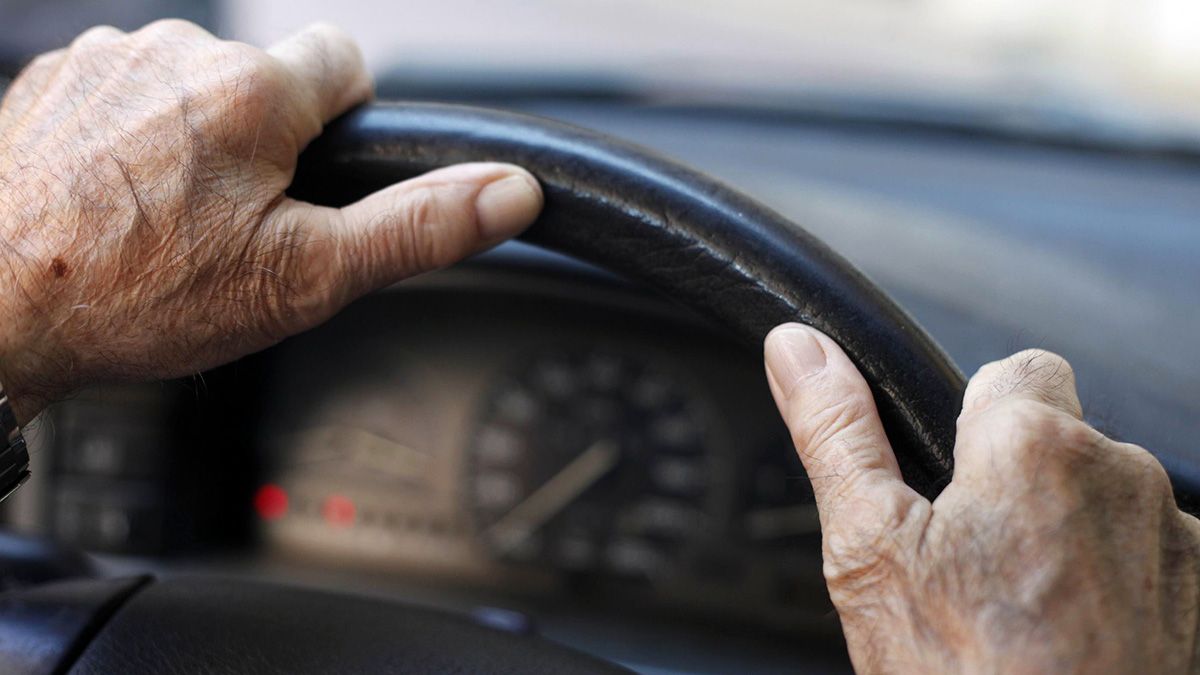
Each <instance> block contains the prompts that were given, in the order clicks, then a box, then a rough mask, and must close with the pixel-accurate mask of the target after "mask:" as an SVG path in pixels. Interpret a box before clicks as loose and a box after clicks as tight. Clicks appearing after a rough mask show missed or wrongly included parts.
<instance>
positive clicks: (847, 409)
mask: <svg viewBox="0 0 1200 675" xmlns="http://www.w3.org/2000/svg"><path fill="white" fill-rule="evenodd" d="M766 362H767V373H768V379H769V380H770V385H771V390H772V392H773V393H774V395H775V399H776V401H777V403H778V404H779V408H780V411H781V412H782V413H783V416H784V418H785V420H786V421H787V423H788V426H789V427H790V428H791V432H792V438H793V440H794V441H795V444H796V448H797V449H798V451H799V452H800V457H801V459H802V460H803V461H804V465H805V467H806V469H807V471H808V474H809V477H810V479H811V480H812V485H813V490H814V492H815V494H816V497H817V506H818V508H819V510H820V514H821V528H822V532H823V535H824V554H825V577H826V581H827V582H828V584H829V592H830V595H831V596H832V598H833V603H834V605H835V606H836V607H837V610H838V614H839V616H840V617H841V621H842V626H843V628H844V630H845V633H846V640H847V642H848V644H849V648H850V655H851V658H852V659H853V661H854V665H855V667H856V668H857V669H858V670H859V671H860V672H863V673H899V672H903V673H1001V672H1003V673H1134V672H1136V673H1156V674H1157V673H1185V672H1190V670H1191V669H1192V668H1193V667H1194V666H1195V664H1196V663H1197V660H1196V650H1197V640H1196V637H1197V611H1198V609H1200V608H1198V606H1197V603H1198V601H1200V585H1198V582H1200V521H1197V520H1196V519H1195V518H1193V517H1191V516H1189V515H1187V514H1184V513H1182V512H1180V511H1179V509H1178V508H1177V507H1176V505H1175V501H1174V498H1173V497H1172V491H1171V486H1170V484H1169V483H1168V481H1167V475H1166V473H1165V472H1164V471H1163V468H1162V466H1161V465H1160V464H1159V463H1158V461H1157V460H1155V459H1154V457H1152V456H1151V455H1150V454H1149V453H1147V452H1146V451H1145V450H1143V449H1142V448H1139V447H1137V446H1134V445H1129V444H1125V443H1117V442H1115V441H1112V440H1110V439H1108V438H1105V437H1104V436H1103V435H1102V434H1100V433H1099V432H1097V431H1096V430H1094V429H1092V428H1091V427H1089V426H1088V425H1087V424H1085V423H1084V422H1083V421H1081V416H1082V412H1081V409H1080V403H1079V398H1078V396H1077V395H1076V392H1075V378H1074V375H1073V373H1072V371H1071V368H1070V366H1068V365H1067V363H1066V361H1064V360H1063V359H1062V358H1060V357H1058V356H1056V355H1054V354H1049V353H1046V352H1039V351H1027V352H1021V353H1019V354H1016V355H1015V356H1012V357H1010V358H1008V359H1005V360H1004V361H1000V362H997V363H992V364H990V365H987V366H984V367H983V368H982V369H980V371H979V372H978V373H976V374H975V376H974V377H973V378H971V382H970V384H969V386H968V387H967V392H966V399H965V401H964V402H963V410H962V414H961V415H960V416H959V419H958V439H957V443H956V445H955V448H954V459H955V469H954V479H953V481H952V482H951V483H950V485H949V487H947V488H946V490H945V491H944V492H943V493H942V494H941V495H940V496H939V497H938V498H937V499H936V500H934V501H933V503H930V502H929V501H928V500H926V499H924V498H922V497H921V496H920V495H918V494H916V493H915V492H913V491H912V490H911V489H910V488H908V487H907V486H906V485H905V484H904V482H903V481H902V480H901V478H900V472H899V469H898V468H897V466H896V458H895V456H894V455H893V453H892V449H891V447H890V446H889V445H888V441H887V438H886V437H885V436H884V432H883V427H882V426H881V424H880V421H879V417H878V414H877V413H876V410H875V405H874V402H873V401H872V398H871V394H870V392H869V390H868V389H867V384H866V382H865V381H864V380H863V378H862V377H861V375H859V373H858V372H857V371H856V370H855V368H854V366H853V365H852V364H851V363H850V360H849V359H848V358H847V357H846V355H845V354H844V353H843V352H842V351H841V349H839V348H838V346H837V345H836V344H834V342H833V341H832V340H830V339H829V338H828V337H826V336H824V335H822V334H820V333H818V332H817V331H814V330H812V329H809V328H805V327H802V326H798V325H794V324H789V325H786V326H781V327H779V328H777V329H775V331H773V332H772V333H771V335H770V336H768V338H767V342H766Z"/></svg>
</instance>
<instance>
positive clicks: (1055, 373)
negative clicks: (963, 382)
mask: <svg viewBox="0 0 1200 675" xmlns="http://www.w3.org/2000/svg"><path fill="white" fill-rule="evenodd" d="M1074 384H1075V371H1074V369H1073V368H1072V367H1071V364H1070V363H1068V362H1067V360H1066V359H1065V358H1063V357H1062V356H1059V355H1058V354H1055V353H1054V352H1050V351H1046V350H1044V349H1026V350H1023V351H1020V352H1017V353H1016V354H1013V355H1012V356H1008V357H1006V358H1004V359H1001V360H999V361H992V362H990V363H987V364H984V365H983V366H982V367H980V368H979V370H978V371H976V372H975V374H974V375H973V376H972V377H971V379H970V381H969V382H968V384H967V391H968V398H969V399H972V400H974V401H976V404H975V405H972V406H971V408H972V409H974V410H977V409H979V408H981V407H984V406H985V405H987V404H990V403H992V402H994V401H996V400H999V399H1001V398H1004V397H1006V396H1008V395H1009V394H1012V393H1014V392H1017V391H1029V392H1032V393H1034V394H1036V395H1037V396H1039V397H1041V398H1044V399H1046V400H1051V401H1055V402H1059V403H1063V404H1068V403H1070V402H1069V401H1065V400H1063V399H1064V396H1066V395H1065V394H1064V392H1063V390H1064V388H1066V387H1070V388H1072V389H1073V388H1074ZM1064 407H1074V405H1069V406H1064Z"/></svg>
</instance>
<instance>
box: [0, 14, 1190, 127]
mask: <svg viewBox="0 0 1200 675" xmlns="http://www.w3.org/2000/svg"><path fill="white" fill-rule="evenodd" d="M164 15H178V16H183V17H185V18H190V19H193V20H196V21H198V22H200V23H202V24H204V25H206V26H207V27H209V28H210V29H211V30H214V31H216V32H218V33H220V34H222V35H225V36H228V37H232V38H236V39H240V40H245V41H248V42H251V43H255V44H268V43H270V42H272V41H274V40H276V39H279V38H280V37H282V36H284V35H286V34H288V33H290V32H292V31H294V30H296V29H298V28H300V27H302V26H303V25H305V24H307V23H310V22H313V21H318V20H324V21H331V22H334V23H336V24H339V25H340V26H342V27H343V28H346V29H347V30H349V31H350V32H351V33H352V34H354V35H355V37H356V38H357V39H358V40H359V41H360V42H361V44H362V45H363V48H364V51H365V52H366V56H367V59H368V62H369V63H370V65H371V67H372V69H373V70H374V71H375V72H376V74H377V76H378V77H379V78H380V80H381V83H382V84H383V85H384V87H385V93H386V94H388V95H398V94H403V93H404V91H405V87H404V85H405V84H413V83H422V82H424V83H428V82H430V81H437V82H438V83H439V84H440V85H441V86H446V85H447V84H453V83H456V82H457V83H459V84H460V85H461V86H462V87H463V88H476V89H478V88H479V87H483V86H508V87H525V88H529V87H534V88H541V89H543V90H554V91H558V92H563V91H569V92H572V93H574V94H576V95H581V94H583V95H621V96H630V95H633V96H637V97H640V98H643V99H653V100H657V101H669V102H685V103H696V102H703V103H708V104H712V103H719V104H723V105H742V106H758V107H775V108H797V107H800V108H805V107H807V108H811V107H813V106H822V107H828V106H836V107H838V109H839V110H849V111H851V112H854V113H855V114H869V113H872V112H879V111H882V113H881V114H889V115H897V114H901V115H906V116H919V117H920V116H923V117H933V118H934V119H935V120H936V119H949V120H958V121H961V120H962V119H974V120H977V121H980V120H981V121H983V122H986V123H987V124H991V125H997V124H998V125H1003V126H1007V127H1016V128H1021V129H1027V130H1035V131H1045V130H1051V131H1066V132H1073V131H1083V132H1086V133H1088V134H1090V135H1092V136H1096V135H1101V136H1105V137H1108V138H1120V139H1122V140H1124V141H1126V142H1137V143H1151V144H1156V145H1160V146H1161V145H1172V146H1180V145H1185V146H1194V145H1197V144H1198V142H1200V3H1197V2H1195V0H1142V1H1140V2H1128V1H1127V0H852V1H851V0H742V1H740V2H737V3H731V2H725V1H718V0H607V1H605V2H595V1H593V0H487V1H485V0H436V1H425V2H415V1H409V2H394V1H388V2H384V1H381V0H338V1H337V2H329V1H328V0H157V1H156V2H143V3H130V2H124V1H119V0H107V1H101V2H80V1H68V0H50V1H47V0H36V1H35V0H7V1H3V0H0V25H3V26H5V27H6V30H4V31H3V35H2V36H0V41H3V44H2V45H0V55H2V54H7V55H8V56H9V59H10V60H12V58H13V56H14V55H17V56H27V54H28V53H32V52H35V51H39V50H42V49H49V48H52V47H57V46H61V44H63V43H64V42H66V41H67V40H69V38H70V36H71V35H73V34H74V33H75V32H77V31H78V30H80V29H82V28H84V27H86V26H87V25H90V24H94V23H111V24H114V25H117V26H119V27H123V28H133V27H135V26H136V25H138V24H140V23H143V22H145V21H147V20H149V19H153V18H155V17H157V16H164Z"/></svg>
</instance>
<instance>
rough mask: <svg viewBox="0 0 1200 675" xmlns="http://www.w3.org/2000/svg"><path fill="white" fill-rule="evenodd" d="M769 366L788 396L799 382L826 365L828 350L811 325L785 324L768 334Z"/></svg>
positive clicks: (772, 375)
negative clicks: (826, 351)
mask: <svg viewBox="0 0 1200 675" xmlns="http://www.w3.org/2000/svg"><path fill="white" fill-rule="evenodd" d="M765 355H766V361H767V369H768V370H770V372H771V377H773V378H775V383H776V384H777V385H779V388H780V390H781V391H782V393H783V395H784V396H786V397H791V395H792V392H793V391H794V390H795V388H796V385H797V384H798V383H799V382H800V380H803V379H804V378H806V377H809V376H811V375H813V374H814V373H817V372H820V371H821V369H823V368H824V367H825V350H824V349H822V348H821V343H820V342H818V341H817V338H816V337H815V336H814V335H813V332H812V329H810V328H808V327H807V326H802V325H800V324H798V323H789V324H784V325H782V326H780V327H778V328H776V329H775V330H773V331H771V334H770V335H768V336H767V343H766V348H765Z"/></svg>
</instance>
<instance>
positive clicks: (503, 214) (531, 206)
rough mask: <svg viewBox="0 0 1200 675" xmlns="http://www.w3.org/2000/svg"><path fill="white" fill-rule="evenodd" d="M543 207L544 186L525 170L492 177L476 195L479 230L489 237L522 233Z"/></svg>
mask: <svg viewBox="0 0 1200 675" xmlns="http://www.w3.org/2000/svg"><path fill="white" fill-rule="evenodd" d="M541 210H542V190H541V188H539V187H538V185H537V183H536V182H535V181H534V180H533V179H532V178H530V177H529V176H527V175H525V174H514V175H512V176H509V177H507V178H501V179H500V180H497V181H492V182H491V183H488V184H487V185H485V186H484V188H483V189H482V190H480V191H479V195H478V196H477V197H475V216H476V217H477V218H478V219H479V231H480V233H481V234H482V235H483V237H484V239H487V240H489V241H496V240H500V239H507V238H509V237H512V236H516V235H517V234H520V232H521V231H522V230H524V229H525V228H526V227H528V226H529V224H530V223H532V222H533V220H534V218H537V214H538V212H539V211H541Z"/></svg>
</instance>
